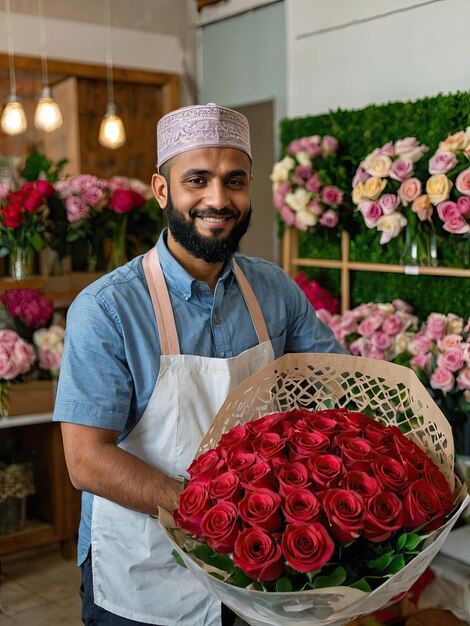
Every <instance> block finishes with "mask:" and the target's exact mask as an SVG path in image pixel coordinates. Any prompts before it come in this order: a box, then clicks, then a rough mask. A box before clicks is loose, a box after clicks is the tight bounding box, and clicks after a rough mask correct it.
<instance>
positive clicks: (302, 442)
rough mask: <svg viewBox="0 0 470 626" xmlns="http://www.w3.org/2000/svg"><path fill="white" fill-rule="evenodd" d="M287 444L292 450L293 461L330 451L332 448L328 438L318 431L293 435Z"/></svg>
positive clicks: (290, 456) (291, 458)
mask: <svg viewBox="0 0 470 626" xmlns="http://www.w3.org/2000/svg"><path fill="white" fill-rule="evenodd" d="M287 443H288V446H289V448H290V450H291V452H290V455H289V459H290V460H291V461H297V460H298V459H305V458H307V457H309V456H312V454H315V453H318V452H323V451H325V450H328V448H329V447H330V440H329V439H328V437H327V436H326V435H324V434H323V433H321V432H320V431H318V430H312V431H310V432H304V431H301V432H296V433H292V435H291V436H290V437H289V439H288V442H287Z"/></svg>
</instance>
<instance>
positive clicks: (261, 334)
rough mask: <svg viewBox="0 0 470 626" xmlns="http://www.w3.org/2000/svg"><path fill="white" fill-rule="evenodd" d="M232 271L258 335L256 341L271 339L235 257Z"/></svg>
mask: <svg viewBox="0 0 470 626" xmlns="http://www.w3.org/2000/svg"><path fill="white" fill-rule="evenodd" d="M233 271H234V273H235V276H236V277H237V281H238V285H239V287H240V289H241V292H242V294H243V297H244V299H245V302H246V306H247V307H248V311H249V313H250V316H251V321H252V322H253V326H254V327H255V331H256V334H257V336H258V341H259V342H260V343H265V342H266V341H271V340H270V338H269V333H268V329H267V328H266V322H265V321H264V316H263V312H262V311H261V307H260V305H259V304H258V300H257V299H256V296H255V293H254V291H253V289H252V288H251V285H250V283H249V282H248V280H247V278H246V276H245V274H244V273H243V272H242V271H241V269H240V266H239V265H238V263H237V262H236V261H235V259H234V260H233Z"/></svg>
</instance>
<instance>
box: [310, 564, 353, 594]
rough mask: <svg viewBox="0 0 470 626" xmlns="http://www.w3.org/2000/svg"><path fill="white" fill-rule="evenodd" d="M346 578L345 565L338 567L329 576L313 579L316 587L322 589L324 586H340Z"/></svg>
mask: <svg viewBox="0 0 470 626" xmlns="http://www.w3.org/2000/svg"><path fill="white" fill-rule="evenodd" d="M345 580H346V570H345V569H344V567H341V566H340V567H337V568H336V569H335V570H334V571H333V572H331V574H329V575H328V576H318V578H316V579H315V580H314V581H313V588H314V589H321V588H323V587H338V586H339V585H342V584H343V583H344V581H345Z"/></svg>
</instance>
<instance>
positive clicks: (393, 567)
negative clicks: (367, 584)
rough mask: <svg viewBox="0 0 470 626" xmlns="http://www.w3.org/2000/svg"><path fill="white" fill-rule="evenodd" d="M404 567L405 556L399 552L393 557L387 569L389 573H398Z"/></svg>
mask: <svg viewBox="0 0 470 626" xmlns="http://www.w3.org/2000/svg"><path fill="white" fill-rule="evenodd" d="M404 567H405V557H404V556H403V554H397V555H396V556H395V557H394V558H393V559H392V561H391V563H390V565H389V566H388V567H387V569H386V571H387V573H388V574H396V573H397V572H399V571H400V570H402V569H403V568H404Z"/></svg>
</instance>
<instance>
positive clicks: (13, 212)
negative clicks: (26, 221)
mask: <svg viewBox="0 0 470 626" xmlns="http://www.w3.org/2000/svg"><path fill="white" fill-rule="evenodd" d="M23 211H24V209H23V208H22V207H21V205H20V204H18V203H17V202H10V203H9V204H6V205H5V206H4V207H3V209H2V211H1V214H2V220H3V223H4V224H5V226H6V227H7V228H18V227H19V226H21V224H22V222H23Z"/></svg>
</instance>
